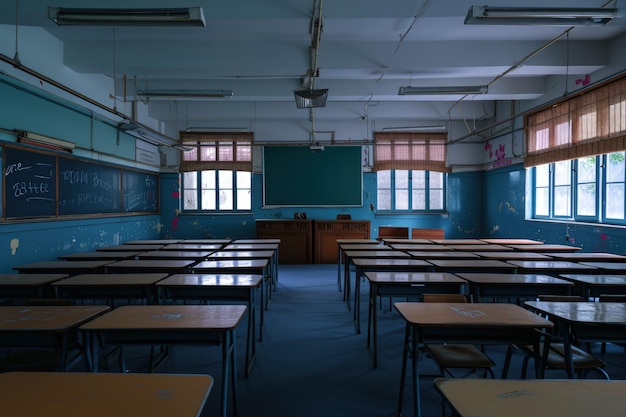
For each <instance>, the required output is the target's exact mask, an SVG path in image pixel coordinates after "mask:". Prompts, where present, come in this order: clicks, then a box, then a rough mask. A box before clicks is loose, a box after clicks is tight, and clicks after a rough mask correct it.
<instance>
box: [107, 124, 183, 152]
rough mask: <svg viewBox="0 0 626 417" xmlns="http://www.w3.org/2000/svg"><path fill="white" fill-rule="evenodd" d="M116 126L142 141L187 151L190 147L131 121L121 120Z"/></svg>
mask: <svg viewBox="0 0 626 417" xmlns="http://www.w3.org/2000/svg"><path fill="white" fill-rule="evenodd" d="M117 128H118V129H119V130H121V131H123V132H125V133H127V134H129V135H131V136H134V137H135V138H137V139H140V140H142V141H144V142H147V143H150V144H152V145H156V146H160V145H163V146H169V147H171V148H176V149H180V150H181V151H188V150H191V148H187V147H185V146H183V145H181V144H180V142H178V141H177V140H175V139H172V138H170V137H169V136H166V135H163V134H161V133H159V132H156V131H154V132H153V131H149V130H147V129H144V128H142V127H141V126H138V125H135V124H134V123H132V122H122V123H119V124H118V125H117Z"/></svg>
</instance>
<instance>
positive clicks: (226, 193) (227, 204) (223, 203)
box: [219, 190, 233, 210]
mask: <svg viewBox="0 0 626 417" xmlns="http://www.w3.org/2000/svg"><path fill="white" fill-rule="evenodd" d="M219 193H220V206H219V209H220V210H232V209H233V190H220V192H219Z"/></svg>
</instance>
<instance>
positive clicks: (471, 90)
mask: <svg viewBox="0 0 626 417" xmlns="http://www.w3.org/2000/svg"><path fill="white" fill-rule="evenodd" d="M488 90H489V88H488V87H487V86H486V85H469V86H451V87H410V86H409V87H400V89H399V90H398V95H400V96H408V95H433V96H437V95H469V94H486V93H487V91H488Z"/></svg>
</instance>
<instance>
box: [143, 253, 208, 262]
mask: <svg viewBox="0 0 626 417" xmlns="http://www.w3.org/2000/svg"><path fill="white" fill-rule="evenodd" d="M212 253H213V251H195V250H153V251H150V252H144V253H142V254H139V255H138V256H137V259H191V260H196V261H199V260H201V259H206V258H207V257H208V256H209V255H210V254H212Z"/></svg>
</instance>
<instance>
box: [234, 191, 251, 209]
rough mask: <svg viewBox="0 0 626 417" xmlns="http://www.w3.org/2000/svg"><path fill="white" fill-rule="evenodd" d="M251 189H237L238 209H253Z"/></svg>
mask: <svg viewBox="0 0 626 417" xmlns="http://www.w3.org/2000/svg"><path fill="white" fill-rule="evenodd" d="M251 197H252V196H251V192H250V190H249V189H247V190H245V189H244V190H242V189H237V210H251V209H252V198H251Z"/></svg>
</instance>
